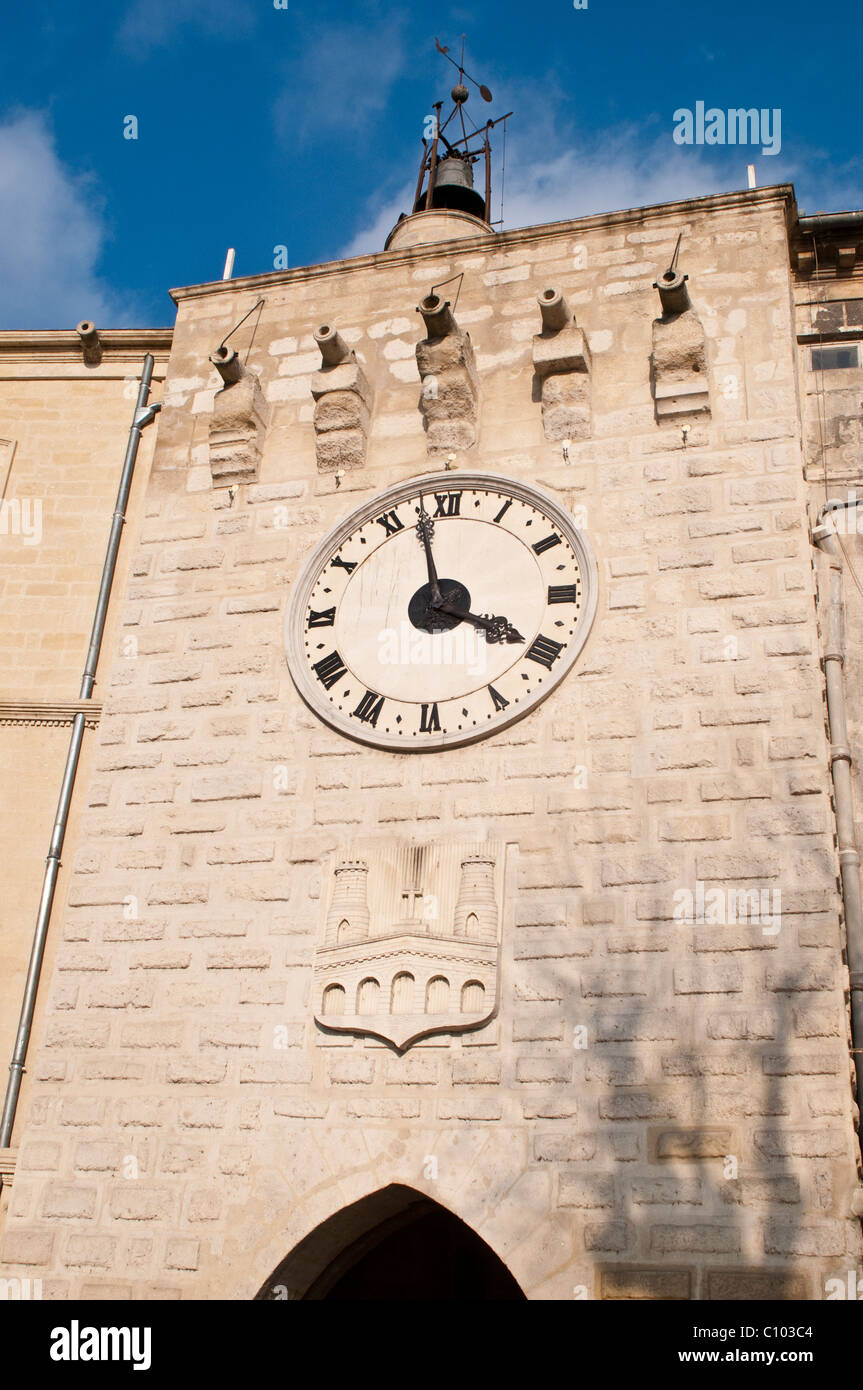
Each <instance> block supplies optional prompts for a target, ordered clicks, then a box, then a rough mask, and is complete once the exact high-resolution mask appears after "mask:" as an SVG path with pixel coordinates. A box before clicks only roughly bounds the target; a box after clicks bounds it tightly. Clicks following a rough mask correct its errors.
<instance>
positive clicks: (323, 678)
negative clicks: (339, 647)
mask: <svg viewBox="0 0 863 1390" xmlns="http://www.w3.org/2000/svg"><path fill="white" fill-rule="evenodd" d="M312 670H313V671H314V672H315V673H316V674H317V677H318V680H319V681H320V682H321V685H323V686H324V687H325V688H326V689H327V690H329V689H330V687H331V686H333V685H335V683H336V681H339V680H341V678H342V676H344V675H345V674H346V671H347V667H346V666H345V663H344V662H343V661H342V658H341V657H340V656H339V654H338V652H330V654H329V656H322V657H321V659H320V661H316V662H315V663H314V664H313V666H312Z"/></svg>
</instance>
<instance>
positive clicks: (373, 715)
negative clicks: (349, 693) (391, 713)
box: [351, 690, 384, 728]
mask: <svg viewBox="0 0 863 1390" xmlns="http://www.w3.org/2000/svg"><path fill="white" fill-rule="evenodd" d="M383 707H384V697H383V695H377V694H376V693H375V691H374V690H367V691H366V693H365V695H364V696H363V698H362V699H361V700H360V702H359V704H358V705H357V707H356V709H355V710H352V711H351V713H352V714H353V716H354V718H355V719H361V720H362V722H363V723H364V724H371V726H372V728H374V727H375V725H376V724H377V722H378V715H379V714H380V712H381V710H382V709H383Z"/></svg>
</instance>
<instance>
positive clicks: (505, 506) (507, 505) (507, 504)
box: [494, 497, 512, 521]
mask: <svg viewBox="0 0 863 1390" xmlns="http://www.w3.org/2000/svg"><path fill="white" fill-rule="evenodd" d="M511 506H512V498H511V497H508V498H507V499H506V501H505V502H504V504H503V506H502V507H501V509H500V511H499V512H498V514H497V516H496V517H495V518H494V519H495V521H500V519H501V517H502V516H503V514H504V512H507V511H509V509H510V507H511Z"/></svg>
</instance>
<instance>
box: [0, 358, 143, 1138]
mask: <svg viewBox="0 0 863 1390" xmlns="http://www.w3.org/2000/svg"><path fill="white" fill-rule="evenodd" d="M153 365H154V359H153V356H152V354H151V353H149V352H148V353H147V355H146V357H145V358H144V366H143V370H142V372H141V384H140V386H139V388H138V400H137V402H136V405H135V413H134V415H133V417H132V424H131V426H130V428H129V441H128V443H127V445H126V457H125V460H124V462H123V472H122V473H121V475H120V486H119V488H118V489H117V500H116V502H115V503H114V516H113V520H112V522H111V534H110V536H109V538H108V548H107V550H106V552H105V563H104V565H103V566H102V582H101V584H100V586H99V597H98V599H97V600H96V612H95V614H94V617H93V629H92V632H91V634H90V648H89V651H88V652H87V661H86V664H85V666H84V674H83V676H82V678H81V689H80V691H79V694H78V699H79V700H89V699H90V698H91V697H92V694H93V686H94V684H95V681H96V666H97V663H98V661H99V651H100V648H101V646H102V634H103V632H104V630H105V619H106V617H107V614H108V600H109V599H110V597H111V585H112V584H113V582H114V571H115V569H116V567H117V553H118V551H119V549H120V537H121V535H122V533H123V526H124V523H125V520H126V505H127V503H128V501H129V489H130V488H131V486H132V475H133V473H134V471H135V459H136V458H137V455H138V445H139V444H140V442H141V431H142V430H143V429H145V428H146V426H147V425H149V424H150V423H151V421H152V420H154V419H155V417H156V412H157V411H159V410H161V409H162V407H161V406H160V405H148V404H147V400H148V397H149V395H150V383H151V382H152V380H153ZM85 718H86V716H85V714H84V712H83V710H79V711H78V713H77V714H76V715H75V719H74V722H73V724H72V735H71V738H70V740H69V751H68V753H67V754H66V768H65V771H64V773H63V784H62V786H61V788H60V799H59V801H58V803H57V815H56V817H55V819H54V829H53V831H52V832H51V843H50V845H49V847H48V856H47V859H46V862H45V876H44V879H43V880H42V898H41V900H40V903H39V915H38V917H37V919H36V930H35V931H34V933H33V946H32V948H31V951H30V964H29V966H28V969H27V982H26V984H25V986H24V998H23V1000H22V1003H21V1017H20V1020H19V1023H18V1035H17V1037H16V1039H15V1049H14V1051H13V1053H12V1061H11V1062H10V1064H9V1082H8V1085H7V1087H6V1098H5V1100H4V1102H3V1118H2V1121H0V1149H7V1148H8V1147H9V1145H10V1143H11V1140H12V1128H13V1125H14V1123H15V1111H16V1109H17V1107H18V1093H19V1091H20V1089H21V1077H22V1075H23V1072H24V1063H25V1061H26V1060H27V1048H28V1046H29V1044H30V1033H31V1030H32V1027H33V1014H34V1012H35V1009H36V995H37V993H38V990H39V976H40V974H41V971H42V957H43V956H44V954H45V941H46V939H47V936H48V923H49V922H50V920H51V908H52V906H53V903H54V890H55V888H56V885H57V875H58V874H59V872H60V855H61V853H62V850H63V840H64V839H65V836H66V826H67V824H68V820H69V807H70V805H71V802H72V792H73V790H74V787H75V774H76V772H77V770H78V759H79V757H80V755H81V744H82V743H83V740H84V721H85Z"/></svg>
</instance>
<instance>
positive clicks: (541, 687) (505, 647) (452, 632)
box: [286, 472, 597, 752]
mask: <svg viewBox="0 0 863 1390" xmlns="http://www.w3.org/2000/svg"><path fill="white" fill-rule="evenodd" d="M596 591H597V583H596V563H595V561H594V559H593V555H592V552H591V551H590V548H589V546H588V544H587V541H586V539H585V537H584V535H583V534H582V532H581V531H579V530H578V529H577V527H576V526H575V523H574V522H573V520H572V518H571V517H570V516H569V515H568V514H567V512H566V511H564V509H563V508H562V507H560V506H558V504H557V503H556V502H554V501H552V499H551V498H549V497H546V496H545V494H544V493H542V492H539V491H537V490H536V489H535V488H532V487H528V486H526V485H525V484H523V483H519V482H516V481H514V480H513V479H510V478H504V477H500V476H497V475H494V474H489V473H467V472H465V473H455V472H448V473H435V474H430V475H428V476H425V477H419V478H412V479H409V480H408V481H407V482H404V483H400V484H399V485H398V486H397V487H394V488H390V489H389V490H388V491H387V492H384V493H381V494H379V495H378V496H377V497H376V498H375V499H374V500H372V501H370V502H366V503H364V504H363V506H361V507H359V508H358V509H357V510H356V511H354V512H352V513H351V515H350V516H348V517H346V518H345V520H344V521H343V522H342V523H341V525H339V526H338V527H336V528H335V530H334V531H332V532H331V533H330V534H329V535H328V536H327V537H326V538H325V539H324V540H323V541H322V542H321V544H320V545H319V546H318V547H317V549H316V550H315V552H314V554H313V555H312V556H311V558H310V560H309V561H308V563H307V564H306V566H305V568H304V570H303V572H302V574H301V575H300V577H299V579H298V580H297V582H296V585H295V588H294V592H293V594H292V597H291V602H290V605H289V608H288V613H287V620H286V649H287V657H288V665H289V668H290V671H291V675H292V677H293V679H294V683H295V684H296V686H297V689H298V690H299V692H300V694H301V695H302V697H303V699H304V700H305V701H306V703H307V704H308V705H309V706H310V707H311V708H312V709H313V710H314V711H315V713H316V714H318V715H319V716H320V717H321V718H322V719H323V720H324V721H325V722H326V723H327V724H329V725H331V726H332V727H333V728H334V729H337V730H338V731H339V732H340V733H343V734H346V735H348V736H349V737H350V738H353V739H358V740H360V741H361V742H363V743H369V744H374V745H375V746H377V747H381V748H388V749H397V750H400V751H405V752H430V751H434V750H436V749H440V748H451V747H454V746H456V745H458V744H464V743H472V742H474V741H475V740H476V739H479V738H483V737H485V736H487V735H488V734H491V733H495V732H496V731H497V730H499V729H502V728H505V727H506V726H507V725H508V724H512V723H513V722H514V721H515V720H516V719H520V718H521V717H522V716H523V715H525V714H527V713H528V712H529V711H530V710H531V709H533V708H534V707H535V706H536V705H537V704H538V703H539V702H540V701H541V700H543V699H545V697H546V696H547V695H548V694H549V693H550V692H551V691H552V690H553V689H554V687H555V686H556V685H557V684H558V683H559V681H560V680H561V679H562V677H563V676H564V675H565V674H566V672H567V671H568V670H569V668H570V667H571V666H572V664H573V662H574V660H575V658H576V656H577V655H578V652H579V650H580V649H581V647H582V646H583V645H584V642H585V640H586V638H587V634H588V632H589V630H590V625H591V623H592V621H593V616H594V612H595V609H596Z"/></svg>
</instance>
